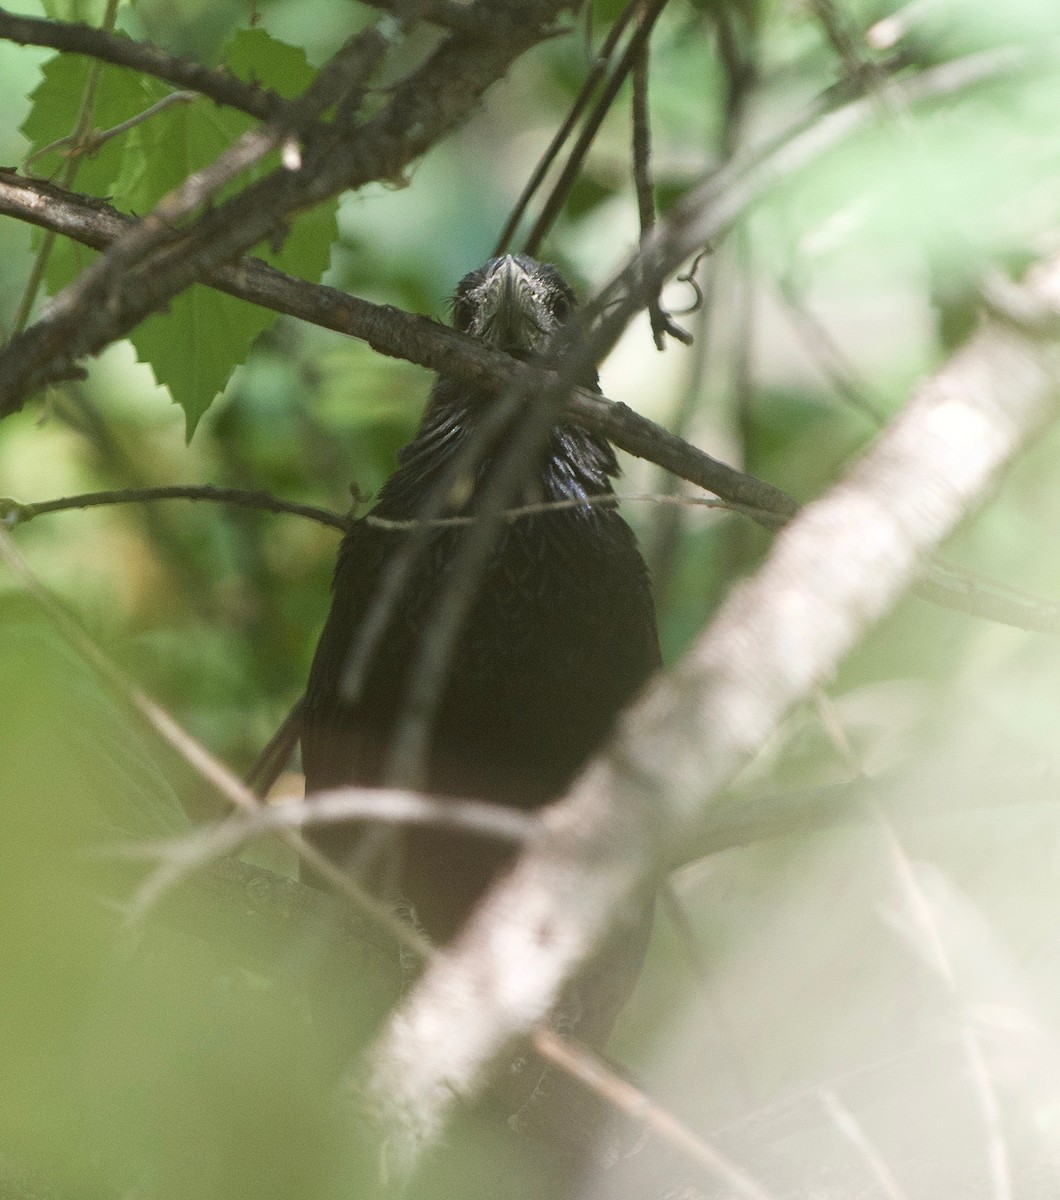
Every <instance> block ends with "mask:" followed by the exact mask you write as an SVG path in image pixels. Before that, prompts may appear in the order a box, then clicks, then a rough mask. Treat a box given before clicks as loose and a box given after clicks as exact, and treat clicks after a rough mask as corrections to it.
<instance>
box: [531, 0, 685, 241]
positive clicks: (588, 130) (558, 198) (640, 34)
mask: <svg viewBox="0 0 1060 1200" xmlns="http://www.w3.org/2000/svg"><path fill="white" fill-rule="evenodd" d="M666 4H667V0H645V7H644V11H643V12H642V14H641V15H640V17H639V20H638V23H637V28H636V29H635V30H634V32H633V36H632V37H631V38H630V39H629V42H628V43H627V44H626V49H625V50H624V51H623V53H622V57H621V58H620V59H619V60H618V62H617V64H616V65H615V67H614V69H613V70H612V72H611V76H610V78H609V79H608V81H607V83H606V84H605V85H604V88H603V91H602V92H601V93H600V97H599V99H598V100H597V102H596V105H595V107H594V108H593V111H592V112H591V113H590V115H589V118H588V120H587V121H586V122H585V125H584V126H583V127H582V131H581V133H580V134H579V135H578V137H577V139H576V140H575V143H574V146H573V147H572V149H571V152H570V154H569V155H568V157H567V161H566V163H565V164H564V167H563V170H562V172H561V173H560V177H559V179H557V180H556V183H555V184H554V185H553V188H552V190H551V192H549V195H548V199H547V200H546V201H545V204H544V207H543V208H542V209H541V212H540V213H539V214H538V217H537V220H536V221H535V222H534V226H533V228H532V229H531V230H530V233H529V235H528V236H527V239H526V246H525V249H526V253H527V254H537V252H538V250H539V249H540V247H541V243H542V242H543V241H544V239H545V235H546V234H547V233H548V231H549V230H550V229H551V228H552V224H553V222H554V221H555V219H556V217H557V216H558V214H559V212H560V210H561V209H562V207H563V204H564V201H565V200H566V199H567V195H568V194H569V192H570V189H571V187H572V186H573V185H574V180H575V179H576V178H577V177H578V172H579V171H580V170H581V168H582V163H583V162H584V160H585V156H586V154H588V153H589V147H590V146H591V145H592V144H593V142H594V141H595V139H596V135H597V133H599V131H600V126H601V125H602V124H603V122H604V117H606V116H607V114H608V113H609V112H610V110H611V106H612V105H613V104H614V102H615V97H616V96H617V95H618V92H619V89H620V88H621V87H622V84H623V83H625V81H626V79H627V77H628V76H629V73H630V71H631V70H632V67H633V63H634V62H635V60H636V57H637V54H638V53H639V51H640V49H641V47H643V46H644V45H645V44H646V43H647V40H648V38H649V37H650V36H651V31H652V28H653V27H654V25H655V22H656V20H657V19H658V17H659V15H660V14H661V13H662V10H663V9H664V8H665V7H666Z"/></svg>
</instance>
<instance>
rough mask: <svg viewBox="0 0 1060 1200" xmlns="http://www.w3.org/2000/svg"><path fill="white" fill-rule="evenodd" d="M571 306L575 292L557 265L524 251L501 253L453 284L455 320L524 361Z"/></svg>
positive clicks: (461, 327)
mask: <svg viewBox="0 0 1060 1200" xmlns="http://www.w3.org/2000/svg"><path fill="white" fill-rule="evenodd" d="M573 307H574V293H573V292H572V291H571V289H570V287H569V286H568V285H567V282H566V280H565V279H564V278H563V276H562V275H560V273H559V272H558V271H557V270H556V268H555V267H553V266H551V265H550V264H549V263H540V262H538V261H537V260H536V259H533V258H528V257H527V256H526V255H525V254H505V255H504V256H503V257H501V258H491V259H490V261H489V262H488V263H486V265H485V266H483V267H479V268H478V270H476V271H472V272H471V273H470V274H469V275H465V276H464V278H463V279H461V280H460V282H459V283H458V284H457V288H456V294H455V295H454V297H453V324H454V325H455V326H456V328H457V329H459V330H461V331H462V332H464V333H469V334H471V335H472V336H473V337H479V338H482V340H483V341H485V342H488V343H489V344H490V345H491V346H494V347H496V349H498V350H503V351H505V353H507V354H511V355H512V356H513V357H514V358H520V359H525V358H529V357H530V355H531V354H535V353H537V352H539V351H541V350H543V349H544V348H545V346H546V345H547V343H548V341H549V339H550V338H551V337H552V335H553V334H554V333H555V331H556V330H557V329H559V327H560V326H561V325H562V324H563V323H564V321H566V319H567V317H568V315H569V314H570V311H571V309H572V308H573Z"/></svg>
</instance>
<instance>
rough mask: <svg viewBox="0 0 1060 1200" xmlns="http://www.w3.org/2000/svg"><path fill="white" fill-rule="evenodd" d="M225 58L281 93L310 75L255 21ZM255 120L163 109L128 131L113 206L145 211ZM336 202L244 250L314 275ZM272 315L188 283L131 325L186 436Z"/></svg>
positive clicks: (321, 266)
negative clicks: (128, 149) (129, 143)
mask: <svg viewBox="0 0 1060 1200" xmlns="http://www.w3.org/2000/svg"><path fill="white" fill-rule="evenodd" d="M225 60H226V63H227V66H228V68H229V69H230V70H231V71H232V72H233V73H234V74H236V75H238V76H239V77H240V78H242V79H245V80H247V81H248V82H250V81H252V80H253V81H256V82H258V83H260V84H262V85H263V86H265V87H269V88H272V89H274V90H275V91H277V92H280V93H281V94H283V95H286V96H293V95H297V94H298V93H300V92H301V91H303V90H304V89H305V88H306V87H308V86H309V83H310V82H311V81H312V79H313V75H314V71H313V68H312V67H311V66H310V65H309V63H308V62H307V61H306V58H305V55H304V54H303V53H302V51H301V50H298V49H295V48H294V47H292V46H288V45H285V44H284V43H282V42H278V41H276V40H275V39H273V38H271V37H270V36H269V35H268V34H267V33H265V32H264V30H260V29H251V30H243V31H241V32H240V33H237V34H236V36H235V37H234V38H233V40H232V42H231V43H230V45H229V48H228V52H227V54H226V55H225ZM254 125H255V121H254V119H253V118H252V117H249V116H247V115H246V114H244V113H240V112H236V111H234V110H230V109H218V108H217V107H216V106H215V105H214V104H212V103H210V102H209V101H207V100H197V101H195V103H193V104H191V105H181V106H179V107H174V108H171V109H167V110H166V111H165V112H163V113H161V114H159V116H158V117H157V118H156V119H153V120H151V121H148V122H146V123H145V124H144V125H141V126H138V127H137V128H136V130H135V131H134V133H135V135H136V140H137V141H139V143H140V146H141V149H140V150H139V152H137V153H135V154H130V156H129V158H128V160H127V170H126V171H125V172H123V174H122V176H121V178H120V179H118V181H117V183H116V185H115V198H116V200H117V202H118V204H119V205H120V207H122V208H125V209H128V210H131V211H137V212H144V211H147V210H149V209H150V208H152V207H153V206H154V205H155V204H156V203H157V202H158V200H159V199H160V198H161V197H162V196H163V195H165V193H166V192H167V191H169V190H170V189H171V188H173V187H176V186H177V185H178V184H179V183H181V182H182V181H183V180H184V179H185V178H186V177H187V175H188V174H190V173H191V172H192V171H195V170H198V169H199V168H200V167H202V166H205V165H206V164H207V163H210V162H212V161H213V160H214V159H215V158H217V156H218V155H219V154H221V153H223V152H224V150H225V149H226V148H227V147H228V146H229V145H231V144H232V142H234V141H235V140H236V139H237V138H238V137H240V136H241V135H242V134H243V133H245V132H246V131H247V130H248V129H251V128H253V127H254ZM278 163H279V158H278V155H275V154H273V155H269V156H268V157H267V158H266V159H265V160H263V162H261V163H260V164H258V165H257V166H256V167H255V168H254V169H253V170H252V171H249V172H247V173H246V174H245V175H243V176H242V177H241V178H240V180H239V181H237V183H236V184H234V185H233V186H231V187H229V188H227V189H225V190H224V191H222V192H221V194H220V196H219V200H223V199H225V198H226V197H227V196H228V195H231V194H233V193H234V192H237V191H238V190H239V189H240V188H241V187H243V186H246V183H247V182H248V181H249V180H252V179H259V178H261V177H262V176H264V175H266V174H268V172H270V171H272V170H274V169H275V168H276V166H277V165H278ZM336 210H337V202H336V201H330V202H328V203H327V204H324V205H320V206H319V207H318V208H316V209H314V210H313V211H312V212H309V213H306V214H304V215H302V216H300V217H299V218H298V219H297V220H296V221H295V222H294V223H293V225H292V226H291V228H290V231H289V233H288V236H287V237H286V239H285V240H284V242H283V246H282V248H280V250H279V251H278V252H276V251H274V250H273V249H271V248H270V247H267V246H265V245H261V246H258V247H256V248H255V249H254V251H253V252H254V253H256V254H258V255H259V256H260V257H261V258H264V259H265V260H266V261H267V262H270V263H272V264H273V265H274V266H277V267H279V268H280V269H281V270H284V271H288V272H290V273H291V274H296V275H298V276H300V277H301V278H304V279H309V280H312V281H313V282H317V281H318V280H319V279H320V277H321V276H322V275H323V273H324V272H325V271H326V270H327V267H328V263H329V261H330V251H331V243H332V242H333V241H334V240H335V238H336V236H337V233H338V230H337V226H336V220H335V213H336ZM275 319H276V314H275V313H273V312H270V311H269V310H268V309H264V308H259V307H257V306H256V305H253V304H247V303H245V302H244V301H241V300H236V299H233V298H232V297H230V296H225V295H222V294H221V293H219V292H214V291H212V290H210V289H209V288H205V287H198V286H196V287H193V288H190V289H189V290H188V291H187V292H185V293H183V294H182V295H180V296H177V297H176V298H175V299H174V300H173V302H172V304H171V305H170V307H169V311H168V313H165V314H157V315H155V316H153V317H150V318H149V319H148V320H147V321H145V322H144V323H143V324H142V325H140V326H139V327H138V328H137V329H136V330H134V331H133V333H132V335H131V339H130V340H131V341H132V343H133V345H134V346H135V347H136V352H137V354H138V356H139V357H140V359H141V360H142V361H143V362H147V363H150V365H151V368H152V369H153V371H154V373H155V378H156V379H157V380H158V382H159V383H161V384H164V385H165V386H166V387H167V388H169V390H170V393H171V394H172V396H173V399H174V400H175V401H176V402H177V403H178V404H180V405H181V407H182V408H183V409H184V412H185V415H186V418H187V429H188V437H189V438H190V437H191V435H192V434H193V433H194V432H195V427H196V425H197V424H198V422H199V419H200V418H201V417H202V415H203V413H205V412H206V410H207V409H208V408H209V406H210V404H211V403H212V401H213V400H214V398H215V397H216V396H217V394H218V393H219V392H220V391H222V390H223V388H224V386H225V384H226V383H227V382H228V379H229V377H230V375H231V373H232V371H233V369H234V368H235V367H236V366H237V365H238V364H239V363H241V362H242V361H243V360H244V359H245V358H246V355H247V352H248V351H249V349H250V347H251V345H252V344H253V342H254V340H255V338H257V337H258V335H259V334H260V333H262V332H263V331H264V330H265V329H267V328H268V327H269V326H270V325H271V324H272V323H273V322H274V321H275Z"/></svg>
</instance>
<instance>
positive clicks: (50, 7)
mask: <svg viewBox="0 0 1060 1200" xmlns="http://www.w3.org/2000/svg"><path fill="white" fill-rule="evenodd" d="M41 7H42V8H43V9H44V11H45V12H46V13H47V14H48V16H49V17H51V19H52V20H53V21H80V22H81V23H82V24H84V25H96V26H99V25H102V24H103V16H104V14H105V13H106V11H107V0H41Z"/></svg>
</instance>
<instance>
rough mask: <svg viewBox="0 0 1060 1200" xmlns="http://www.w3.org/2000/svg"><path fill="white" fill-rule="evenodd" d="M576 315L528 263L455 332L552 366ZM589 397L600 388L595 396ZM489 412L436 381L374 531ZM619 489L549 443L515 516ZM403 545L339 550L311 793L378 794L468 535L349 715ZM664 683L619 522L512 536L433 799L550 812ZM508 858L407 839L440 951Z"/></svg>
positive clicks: (420, 835)
mask: <svg viewBox="0 0 1060 1200" xmlns="http://www.w3.org/2000/svg"><path fill="white" fill-rule="evenodd" d="M572 304H573V295H572V293H571V291H570V289H569V288H568V287H567V285H566V284H565V283H564V282H563V280H562V278H561V277H560V276H559V274H558V273H557V272H556V271H555V270H554V269H553V268H552V267H549V266H545V265H543V264H540V263H537V262H534V261H533V260H532V259H529V258H525V257H522V256H520V257H514V258H513V257H505V258H499V259H494V260H492V261H491V262H489V263H487V264H486V266H484V267H482V268H481V269H479V270H478V271H474V272H472V273H471V274H470V275H468V276H467V277H466V278H465V279H463V280H462V281H461V283H460V285H459V287H458V288H457V291H456V296H455V299H454V303H453V314H454V324H455V325H456V327H457V328H458V329H462V330H465V331H466V332H468V333H471V334H474V335H477V336H479V337H482V338H483V339H484V340H486V341H488V342H490V343H491V344H492V345H494V346H496V347H498V348H499V349H502V350H506V351H507V352H508V353H511V354H514V355H517V356H519V357H527V356H528V355H530V354H532V353H535V352H538V351H540V350H543V349H546V348H547V346H548V341H549V338H550V336H551V335H552V333H553V332H554V331H555V330H556V329H558V328H559V327H560V326H561V324H562V323H563V321H564V320H565V319H566V317H567V314H568V312H569V310H570V308H571V306H572ZM581 382H582V383H583V384H585V385H587V386H591V387H595V386H596V381H595V378H593V379H585V380H582V381H581ZM495 399H496V397H495V396H494V395H493V394H491V393H489V392H482V391H474V390H469V389H468V388H467V387H465V385H464V384H462V383H459V382H457V381H455V380H452V379H446V378H439V380H438V381H437V383H436V384H435V387H434V390H433V392H432V394H431V399H430V403H429V404H428V407H427V410H426V413H425V414H424V417H423V420H422V422H421V424H420V427H419V430H418V431H417V433H416V436H415V438H414V439H413V441H412V442H410V443H409V445H407V446H406V447H405V448H404V449H403V450H402V451H401V453H400V455H399V466H398V468H397V470H396V471H395V473H394V474H393V475H392V476H391V477H390V479H389V480H388V481H387V483H386V484H385V486H384V487H383V489H382V491H381V492H380V495H379V498H378V502H377V504H376V505H375V507H374V509H373V510H372V512H373V514H374V515H376V516H380V517H386V518H390V519H407V518H415V517H417V516H419V515H420V514H421V512H422V506H423V502H424V499H425V497H426V496H427V494H428V493H429V491H430V490H431V488H432V487H433V486H434V485H435V484H436V483H437V481H438V480H439V479H440V478H442V477H443V476H444V474H445V472H446V470H447V468H448V467H449V465H450V464H451V463H452V460H453V457H454V455H455V453H456V452H457V450H458V448H459V447H460V446H461V445H462V444H463V443H464V441H465V439H467V437H468V436H469V435H470V434H471V432H472V430H473V429H474V427H475V425H476V422H477V421H478V420H479V419H480V417H481V414H482V413H483V412H484V411H486V409H487V408H488V406H489V405H490V403H491V401H493V400H495ZM503 444H504V442H503V434H502V435H501V437H500V440H499V444H495V445H493V446H491V447H488V448H487V451H486V453H485V455H484V456H483V457H482V458H481V459H480V461H479V462H478V465H477V467H475V469H474V479H473V480H466V481H463V484H462V485H461V486H458V487H457V488H456V489H455V490H454V493H453V503H452V505H451V507H450V509H449V512H451V513H464V512H470V511H472V508H473V503H474V492H475V489H476V488H477V487H479V486H480V485H481V484H482V482H483V480H485V479H486V478H487V477H488V476H489V474H490V471H491V470H492V469H493V465H494V463H495V461H496V456H497V452H498V449H499V446H500V445H503ZM617 473H618V467H617V464H616V462H615V456H614V452H613V450H612V449H611V447H610V445H609V444H608V443H607V442H606V441H605V440H604V439H603V438H601V437H599V436H598V435H596V434H593V433H590V432H588V431H586V430H584V429H581V428H579V427H577V426H575V425H571V424H562V425H557V426H556V427H555V428H554V429H553V430H552V432H551V436H550V439H549V442H548V445H547V447H546V449H545V451H544V453H543V454H542V456H541V459H540V462H539V464H538V465H537V467H536V469H535V470H534V471H533V472H532V474H531V475H530V477H529V480H530V481H529V484H528V486H527V488H526V489H525V494H524V496H523V502H532V501H551V500H574V501H584V500H586V498H587V497H590V496H598V495H601V494H610V493H611V490H612V489H611V478H612V477H613V476H615V475H616V474H617ZM407 536H408V535H407V534H406V533H403V532H394V531H390V530H385V529H381V528H379V527H378V526H373V525H372V524H370V523H367V522H366V521H364V520H361V521H358V522H356V523H355V524H354V526H353V527H352V529H351V530H350V532H349V533H348V534H347V535H346V537H345V539H344V540H343V543H342V547H341V549H340V551H339V558H338V565H337V567H336V570H335V579H334V589H333V590H334V599H333V602H332V608H331V613H330V615H329V617H328V620H327V625H326V626H325V628H324V632H323V635H322V636H321V639H320V644H319V646H318V648H317V652H316V657H315V659H314V662H313V667H312V671H311V673H310V677H309V684H308V688H307V692H306V707H305V712H304V731H303V735H302V751H303V759H304V764H305V772H306V788H307V791H313V790H316V789H320V788H326V787H333V786H338V785H341V784H344V783H351V782H353V783H358V784H366V785H375V784H381V783H382V782H383V772H384V764H385V758H386V751H387V748H388V744H389V742H390V740H391V737H392V730H393V727H394V724H395V721H396V720H397V718H398V715H399V713H400V712H401V709H402V705H403V703H404V702H405V698H406V691H407V679H408V674H409V669H410V663H411V662H412V660H413V656H414V655H415V654H416V653H417V650H418V647H419V645H420V640H421V638H422V635H423V631H424V629H425V628H427V627H428V625H429V622H430V620H431V614H432V609H433V606H434V604H435V602H436V599H437V596H438V594H439V590H440V588H441V586H442V584H443V583H444V581H445V579H446V575H447V570H448V567H449V564H450V563H451V562H452V559H453V556H454V552H455V549H456V547H457V545H458V544H459V541H460V539H461V538H462V537H464V536H466V527H448V528H437V529H434V530H432V531H431V533H430V535H429V538H428V542H427V546H426V548H425V550H424V552H423V554H422V556H421V557H420V559H419V560H418V562H417V565H416V568H415V570H414V572H413V575H412V578H411V580H410V582H409V584H408V586H407V587H406V588H405V590H404V592H403V594H402V596H401V599H400V600H399V602H398V604H397V607H396V609H395V610H394V612H393V614H392V616H391V620H390V623H389V626H388V629H387V632H386V634H385V635H384V637H383V639H382V642H381V644H380V646H379V648H378V650H377V652H376V654H375V656H374V658H373V660H372V663H371V666H370V668H369V669H368V672H367V675H366V677H365V679H364V686H363V689H362V691H361V693H360V695H359V697H357V698H356V699H355V700H354V701H353V702H348V701H346V700H344V699H343V698H342V696H341V694H340V680H341V677H342V674H343V669H344V665H345V663H346V662H347V660H348V656H349V654H350V648H351V645H352V644H353V643H354V642H355V640H356V638H357V635H358V629H359V627H360V624H361V622H362V620H363V618H364V615H365V613H366V611H367V609H368V606H369V605H370V604H371V602H372V599H373V597H374V596H375V594H376V591H377V589H378V587H379V584H380V580H381V578H382V576H383V573H384V571H385V568H386V564H387V561H388V558H389V556H390V555H391V554H393V552H394V550H395V548H396V547H397V546H399V545H401V544H402V540H403V539H404V538H405V537H407ZM658 666H659V646H658V638H657V634H656V627H655V613H654V607H653V604H652V598H651V593H650V589H649V585H648V578H647V572H646V570H645V567H644V563H643V561H642V559H641V556H640V554H639V552H638V550H637V547H636V543H635V541H634V538H633V534H632V532H631V531H630V529H629V527H628V526H627V525H626V523H625V522H624V521H623V520H622V518H621V517H620V516H619V515H618V513H617V512H616V511H614V509H613V508H610V507H601V506H589V505H588V504H579V505H578V506H577V507H574V508H571V509H567V510H563V511H551V512H547V513H538V514H534V515H528V516H522V517H519V518H517V519H515V520H512V521H509V522H507V523H506V524H505V525H504V526H503V529H502V531H501V534H500V536H499V538H498V540H497V542H496V544H495V545H494V547H493V549H492V553H491V556H490V559H489V562H488V566H487V569H486V571H485V574H484V576H483V578H482V580H481V582H480V585H479V588H478V591H477V594H476V599H475V601H474V603H473V605H472V608H471V611H470V614H469V616H468V618H467V621H466V624H465V626H464V628H463V632H462V635H461V637H460V640H459V643H458V647H457V651H456V655H455V658H454V661H453V664H452V667H451V670H450V673H449V676H448V680H447V683H446V686H445V689H444V692H443V694H442V697H441V701H440V705H439V709H438V712H437V717H436V720H435V723H434V726H433V732H432V739H431V744H430V752H429V759H428V765H427V786H428V788H429V790H430V791H432V792H435V793H438V794H440V795H450V796H469V797H478V798H481V799H486V800H490V801H495V802H497V803H499V804H512V805H517V806H519V807H521V808H535V807H538V806H540V805H542V804H545V803H547V802H548V801H550V800H552V799H554V798H555V797H556V796H558V795H559V794H561V793H562V792H563V791H564V789H565V788H566V787H567V785H568V784H569V783H570V781H571V779H572V777H573V776H574V774H575V773H576V771H577V770H578V768H579V767H580V766H581V765H582V764H583V763H584V762H585V761H586V760H587V759H588V758H589V757H590V755H591V754H592V753H593V751H594V750H596V749H597V748H598V747H599V745H600V744H601V742H602V741H603V739H604V738H605V737H606V735H607V733H608V732H609V730H610V729H611V727H612V725H613V723H614V720H615V717H616V715H617V714H618V712H619V711H620V710H621V709H622V708H623V707H624V706H625V705H626V704H627V703H628V702H629V701H630V700H631V699H632V697H633V695H634V693H635V692H637V690H638V689H639V688H640V686H641V685H642V684H643V683H644V681H645V679H646V678H647V677H648V675H650V674H651V672H653V671H654V670H655V669H656V668H657V667H658ZM354 838H355V833H351V831H349V830H337V831H336V830H332V831H329V832H328V833H327V834H325V835H322V839H321V844H322V845H323V846H324V847H325V848H326V849H327V850H328V852H329V853H331V854H333V855H335V856H341V855H343V854H344V853H348V851H349V848H350V846H351V844H352V842H353V840H354ZM505 855H506V851H505V850H504V849H503V848H502V847H499V846H498V845H496V844H494V843H491V842H488V841H486V840H484V839H480V838H470V837H463V836H458V835H454V834H443V833H440V832H438V831H435V830H429V829H421V830H416V831H414V832H411V833H408V834H406V835H405V848H404V853H403V857H402V873H401V881H400V886H401V891H402V893H403V894H404V896H405V897H406V898H407V899H408V900H409V901H410V902H411V903H412V904H413V906H414V907H415V910H416V915H417V918H418V920H419V921H420V923H421V924H422V926H423V927H424V928H425V929H426V931H427V932H428V933H429V934H430V935H431V936H433V937H435V938H437V939H439V940H445V939H447V938H449V937H450V936H451V935H452V934H453V932H454V931H455V930H456V929H457V928H458V926H459V924H460V923H461V921H462V920H463V919H464V917H465V916H466V915H467V912H468V911H469V908H470V907H471V905H472V904H473V903H474V901H475V899H476V898H477V897H478V896H479V895H480V894H481V893H482V891H483V889H484V888H485V886H486V885H487V884H488V882H489V881H490V879H491V878H492V877H493V876H494V875H495V873H496V872H497V870H498V868H499V867H501V866H502V865H503V862H504V860H505ZM606 1024H608V1025H609V1024H610V1020H608V1021H607V1022H606ZM605 1033H606V1031H605Z"/></svg>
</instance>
